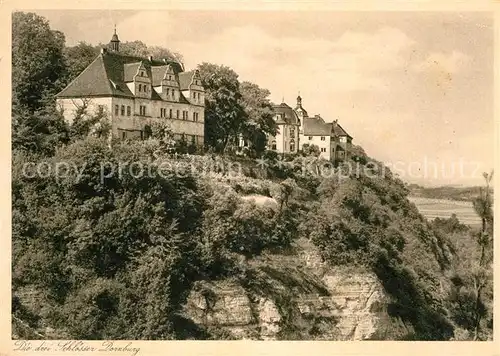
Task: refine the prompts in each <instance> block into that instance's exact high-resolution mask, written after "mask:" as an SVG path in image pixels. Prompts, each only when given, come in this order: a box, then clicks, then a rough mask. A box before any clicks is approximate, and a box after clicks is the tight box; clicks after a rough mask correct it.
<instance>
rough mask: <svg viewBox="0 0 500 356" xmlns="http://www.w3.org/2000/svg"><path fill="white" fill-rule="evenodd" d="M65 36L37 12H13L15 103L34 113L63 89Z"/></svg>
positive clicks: (13, 97)
mask: <svg viewBox="0 0 500 356" xmlns="http://www.w3.org/2000/svg"><path fill="white" fill-rule="evenodd" d="M63 48H64V35H63V34H62V33H61V32H59V31H54V30H51V29H50V26H49V23H48V21H47V20H46V19H45V18H43V17H41V16H38V15H36V14H34V13H24V12H15V13H14V14H13V15H12V102H13V107H15V106H20V107H22V108H25V109H28V110H29V111H31V112H34V111H36V110H38V109H41V108H42V107H43V106H44V105H45V102H46V101H47V99H50V100H53V95H54V94H56V93H57V92H58V91H59V90H61V89H62V87H63V84H64V80H63V79H62V78H64V76H65V73H66V66H65V64H64V56H63Z"/></svg>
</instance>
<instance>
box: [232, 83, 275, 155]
mask: <svg viewBox="0 0 500 356" xmlns="http://www.w3.org/2000/svg"><path fill="white" fill-rule="evenodd" d="M240 92H241V105H242V106H243V109H244V110H245V113H246V116H247V118H248V119H247V121H246V122H245V124H244V125H243V127H242V134H243V137H244V138H245V139H247V140H249V141H250V142H251V143H252V147H253V148H254V149H255V150H256V152H257V154H261V153H262V152H263V151H264V150H265V147H266V143H267V142H266V136H267V135H272V136H275V135H276V131H277V126H276V122H275V121H274V119H273V111H274V110H273V106H272V104H271V101H270V100H269V95H270V94H271V93H270V92H269V90H267V89H263V88H260V87H259V86H258V85H257V84H254V83H250V82H242V83H241V84H240Z"/></svg>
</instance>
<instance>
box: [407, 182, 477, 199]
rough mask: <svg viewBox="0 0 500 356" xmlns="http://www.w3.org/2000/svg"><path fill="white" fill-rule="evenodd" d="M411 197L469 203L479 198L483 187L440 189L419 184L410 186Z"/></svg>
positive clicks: (446, 186) (449, 187) (445, 186)
mask: <svg viewBox="0 0 500 356" xmlns="http://www.w3.org/2000/svg"><path fill="white" fill-rule="evenodd" d="M408 188H409V189H410V195H411V196H413V197H421V198H432V199H445V200H456V201H469V202H471V201H472V199H474V198H475V197H477V195H478V194H479V190H480V188H481V187H478V186H473V187H457V186H451V185H444V186H440V187H423V186H421V185H418V184H409V185H408Z"/></svg>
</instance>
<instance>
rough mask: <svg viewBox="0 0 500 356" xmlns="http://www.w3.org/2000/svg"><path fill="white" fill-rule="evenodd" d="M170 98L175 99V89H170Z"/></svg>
mask: <svg viewBox="0 0 500 356" xmlns="http://www.w3.org/2000/svg"><path fill="white" fill-rule="evenodd" d="M172 98H174V99H175V89H172Z"/></svg>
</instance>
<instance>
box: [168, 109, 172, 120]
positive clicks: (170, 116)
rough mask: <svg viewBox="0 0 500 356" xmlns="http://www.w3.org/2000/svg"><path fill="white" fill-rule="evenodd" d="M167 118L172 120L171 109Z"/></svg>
mask: <svg viewBox="0 0 500 356" xmlns="http://www.w3.org/2000/svg"><path fill="white" fill-rule="evenodd" d="M168 117H169V118H172V109H170V112H169V115H168Z"/></svg>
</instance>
